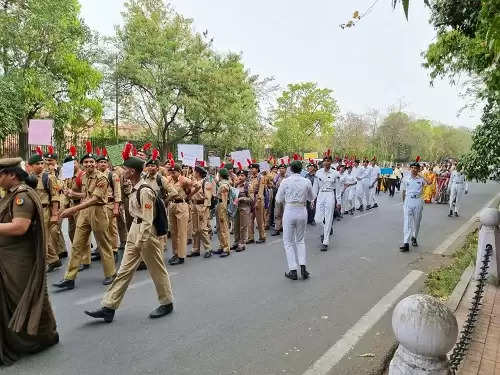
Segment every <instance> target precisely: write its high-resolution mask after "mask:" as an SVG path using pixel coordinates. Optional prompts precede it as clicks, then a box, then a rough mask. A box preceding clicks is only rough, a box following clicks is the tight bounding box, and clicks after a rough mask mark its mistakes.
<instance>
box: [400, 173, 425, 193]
mask: <svg viewBox="0 0 500 375" xmlns="http://www.w3.org/2000/svg"><path fill="white" fill-rule="evenodd" d="M425 185H427V182H426V181H425V179H424V178H423V177H420V176H417V177H415V178H414V177H413V176H412V175H411V174H410V175H409V176H406V177H404V178H403V180H402V182H401V189H402V190H403V191H406V196H407V197H410V198H420V197H421V196H422V190H423V189H424V186H425Z"/></svg>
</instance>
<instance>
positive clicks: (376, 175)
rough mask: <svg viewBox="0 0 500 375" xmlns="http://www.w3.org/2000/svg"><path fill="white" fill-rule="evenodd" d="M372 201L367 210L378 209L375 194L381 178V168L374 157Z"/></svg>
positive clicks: (372, 166)
mask: <svg viewBox="0 0 500 375" xmlns="http://www.w3.org/2000/svg"><path fill="white" fill-rule="evenodd" d="M370 166H371V168H370V186H369V188H370V193H369V194H370V195H369V197H370V201H369V202H368V206H367V207H366V208H367V209H370V208H377V207H378V204H377V201H376V200H375V192H376V190H377V184H378V179H379V178H380V167H379V166H378V165H377V158H376V157H375V156H374V157H373V159H372V160H371V162H370Z"/></svg>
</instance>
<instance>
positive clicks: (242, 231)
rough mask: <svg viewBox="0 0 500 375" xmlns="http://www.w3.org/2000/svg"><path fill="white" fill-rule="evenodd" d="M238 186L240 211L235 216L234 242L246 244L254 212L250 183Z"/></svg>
mask: <svg viewBox="0 0 500 375" xmlns="http://www.w3.org/2000/svg"><path fill="white" fill-rule="evenodd" d="M236 188H237V189H239V190H240V194H239V195H238V212H237V213H236V216H235V217H234V243H235V244H240V245H242V246H245V244H246V242H247V240H248V228H249V222H250V217H251V214H252V213H251V204H252V199H251V198H249V194H248V183H245V184H240V185H237V186H236Z"/></svg>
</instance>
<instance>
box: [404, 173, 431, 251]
mask: <svg viewBox="0 0 500 375" xmlns="http://www.w3.org/2000/svg"><path fill="white" fill-rule="evenodd" d="M425 185H427V182H426V181H425V180H424V179H423V178H422V177H420V176H417V177H415V178H413V177H412V176H411V175H409V176H406V177H404V178H403V181H402V182H401V189H402V190H403V191H406V197H405V201H404V203H403V222H404V223H403V243H404V244H406V243H409V242H410V239H411V238H412V237H414V238H417V236H418V231H419V230H420V220H421V219H422V210H423V209H424V201H423V200H422V190H423V188H424V186H425Z"/></svg>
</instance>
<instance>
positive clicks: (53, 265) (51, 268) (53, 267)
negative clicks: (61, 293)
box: [47, 260, 62, 272]
mask: <svg viewBox="0 0 500 375" xmlns="http://www.w3.org/2000/svg"><path fill="white" fill-rule="evenodd" d="M59 267H62V263H61V261H60V260H56V261H55V262H54V263H50V264H49V265H48V266H47V272H53V271H55V270H56V269H57V268H59Z"/></svg>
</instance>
